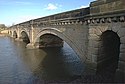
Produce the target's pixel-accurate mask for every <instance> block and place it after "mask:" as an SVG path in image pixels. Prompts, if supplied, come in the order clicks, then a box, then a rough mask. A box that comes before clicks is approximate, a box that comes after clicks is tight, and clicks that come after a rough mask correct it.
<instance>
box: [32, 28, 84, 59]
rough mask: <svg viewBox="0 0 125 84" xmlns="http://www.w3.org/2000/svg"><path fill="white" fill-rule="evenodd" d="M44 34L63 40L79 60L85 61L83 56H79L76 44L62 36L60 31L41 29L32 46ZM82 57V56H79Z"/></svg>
mask: <svg viewBox="0 0 125 84" xmlns="http://www.w3.org/2000/svg"><path fill="white" fill-rule="evenodd" d="M44 34H52V35H55V36H57V37H59V38H61V39H62V40H64V41H65V42H66V43H67V44H68V45H69V46H70V47H71V48H72V49H73V50H74V51H75V52H76V53H77V54H78V55H79V56H80V58H82V61H85V60H86V57H85V56H84V55H82V54H81V52H80V49H79V47H78V46H77V45H76V43H75V42H74V41H72V40H71V39H70V38H71V37H68V36H67V35H65V34H63V33H62V32H61V31H60V30H57V29H54V28H51V29H43V30H42V31H41V32H40V33H38V35H37V36H36V37H35V39H34V42H33V43H34V44H35V43H36V42H39V37H40V36H42V35H44ZM81 55H82V56H81Z"/></svg>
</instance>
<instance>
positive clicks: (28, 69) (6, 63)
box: [0, 37, 84, 84]
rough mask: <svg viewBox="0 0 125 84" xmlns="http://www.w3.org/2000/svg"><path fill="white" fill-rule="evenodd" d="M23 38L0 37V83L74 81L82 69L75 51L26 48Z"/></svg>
mask: <svg viewBox="0 0 125 84" xmlns="http://www.w3.org/2000/svg"><path fill="white" fill-rule="evenodd" d="M25 46H26V44H25V43H23V42H19V41H15V40H14V39H12V38H9V37H0V84H41V83H42V84H43V83H46V82H47V81H50V82H52V81H62V82H63V81H68V82H70V81H72V80H75V79H76V78H77V76H79V75H80V74H82V73H83V70H84V65H83V64H82V62H81V61H80V59H79V57H78V56H77V55H76V53H75V52H74V51H73V50H72V48H70V47H69V46H68V44H66V43H65V44H64V47H62V48H43V49H27V48H26V47H25Z"/></svg>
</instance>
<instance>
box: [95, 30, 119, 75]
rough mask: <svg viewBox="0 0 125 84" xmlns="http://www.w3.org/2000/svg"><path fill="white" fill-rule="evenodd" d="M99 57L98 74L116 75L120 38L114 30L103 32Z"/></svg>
mask: <svg viewBox="0 0 125 84" xmlns="http://www.w3.org/2000/svg"><path fill="white" fill-rule="evenodd" d="M100 41H101V44H100V46H99V50H98V53H99V55H98V57H97V73H103V74H105V73H115V72H116V69H117V68H118V60H119V54H120V37H119V36H118V34H117V33H116V32H114V31H112V30H107V31H105V32H103V33H102V34H101V36H100Z"/></svg>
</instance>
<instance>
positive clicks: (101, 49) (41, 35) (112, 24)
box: [9, 0, 125, 73]
mask: <svg viewBox="0 0 125 84" xmlns="http://www.w3.org/2000/svg"><path fill="white" fill-rule="evenodd" d="M9 34H10V35H11V37H13V38H15V39H16V40H22V41H24V42H26V43H27V46H26V47H27V48H30V49H32V48H41V47H63V43H64V42H66V43H67V44H68V45H69V46H70V47H71V48H72V49H73V50H74V51H75V52H76V53H77V55H78V56H79V58H80V59H81V60H82V62H84V63H86V65H87V67H88V68H89V69H92V70H93V71H96V72H98V71H100V70H102V69H103V70H105V68H107V67H108V66H110V67H111V69H114V70H117V71H119V72H123V73H125V1H124V0H97V1H94V2H91V3H90V6H89V7H87V8H82V9H77V10H72V11H68V12H63V13H59V14H55V15H50V16H46V17H42V18H37V19H33V20H29V21H27V22H23V23H19V24H16V25H13V26H11V27H10V29H9Z"/></svg>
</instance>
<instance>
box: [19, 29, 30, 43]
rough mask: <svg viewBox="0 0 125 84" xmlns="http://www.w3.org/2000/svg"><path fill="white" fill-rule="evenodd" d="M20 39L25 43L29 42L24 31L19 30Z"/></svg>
mask: <svg viewBox="0 0 125 84" xmlns="http://www.w3.org/2000/svg"><path fill="white" fill-rule="evenodd" d="M20 39H22V41H23V42H25V43H27V44H28V43H30V39H29V36H28V34H27V32H26V31H21V33H20Z"/></svg>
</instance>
